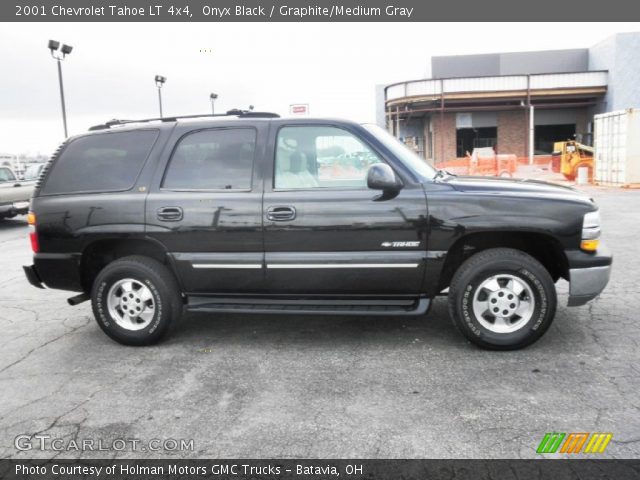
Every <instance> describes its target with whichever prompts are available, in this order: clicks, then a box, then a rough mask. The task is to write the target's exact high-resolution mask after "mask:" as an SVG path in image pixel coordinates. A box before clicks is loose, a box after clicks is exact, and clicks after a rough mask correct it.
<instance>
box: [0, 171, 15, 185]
mask: <svg viewBox="0 0 640 480" xmlns="http://www.w3.org/2000/svg"><path fill="white" fill-rule="evenodd" d="M15 180H16V177H15V175H14V174H13V172H12V171H11V170H9V169H8V168H0V182H15Z"/></svg>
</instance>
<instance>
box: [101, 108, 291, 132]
mask: <svg viewBox="0 0 640 480" xmlns="http://www.w3.org/2000/svg"><path fill="white" fill-rule="evenodd" d="M234 116H235V117H239V118H280V115H278V114H277V113H271V112H253V111H250V110H240V109H238V108H234V109H232V110H228V111H227V112H226V113H215V114H213V113H209V114H207V113H203V114H200V115H178V116H175V117H156V118H143V119H140V120H118V119H113V120H109V121H108V122H105V123H103V124H100V125H93V126H92V127H89V130H90V131H93V130H106V129H108V128H111V127H115V126H118V125H127V124H129V123H148V122H175V121H177V120H182V119H185V118H211V117H234Z"/></svg>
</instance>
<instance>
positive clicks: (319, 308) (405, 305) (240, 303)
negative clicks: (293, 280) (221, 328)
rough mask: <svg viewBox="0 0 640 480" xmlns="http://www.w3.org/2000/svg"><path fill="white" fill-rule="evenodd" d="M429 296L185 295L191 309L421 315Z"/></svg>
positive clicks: (196, 310)
mask: <svg viewBox="0 0 640 480" xmlns="http://www.w3.org/2000/svg"><path fill="white" fill-rule="evenodd" d="M430 302H431V300H430V299H428V298H425V297H420V298H415V299H400V300H398V299H387V300H379V299H353V300H351V299H314V298H305V299H271V298H259V297H258V298H255V297H254V298H247V297H241V298H233V297H202V296H188V297H187V305H186V308H187V310H188V311H190V312H211V313H213V312H216V313H231V312H233V313H271V314H273V313H277V314H303V315H379V316H395V315H405V316H409V315H424V314H425V313H426V312H427V310H428V309H429V304H430Z"/></svg>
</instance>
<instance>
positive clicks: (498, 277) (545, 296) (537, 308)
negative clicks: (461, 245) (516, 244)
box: [449, 248, 557, 350]
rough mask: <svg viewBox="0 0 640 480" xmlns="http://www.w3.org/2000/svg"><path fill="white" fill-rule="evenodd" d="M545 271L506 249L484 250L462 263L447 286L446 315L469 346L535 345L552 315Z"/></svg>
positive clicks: (552, 296)
mask: <svg viewBox="0 0 640 480" xmlns="http://www.w3.org/2000/svg"><path fill="white" fill-rule="evenodd" d="M556 302H557V299H556V290H555V285H554V283H553V280H552V278H551V276H550V275H549V272H547V270H546V269H545V268H544V267H543V266H542V264H540V262H538V261H537V260H536V259H535V258H533V257H531V256H530V255H527V254H526V253H524V252H522V251H519V250H515V249H511V248H494V249H490V250H485V251H482V252H480V253H477V254H476V255H474V256H472V257H471V258H469V259H468V260H467V261H465V262H464V263H463V264H462V265H461V266H460V268H459V269H458V271H457V272H456V274H455V275H454V277H453V280H452V281H451V286H450V289H449V313H450V315H451V318H452V320H453V323H454V324H455V325H456V327H457V328H458V330H460V332H461V333H462V334H463V335H464V336H465V337H466V338H467V339H469V340H470V341H471V342H473V343H475V344H477V345H479V346H481V347H484V348H489V349H495V350H514V349H518V348H522V347H525V346H527V345H530V344H531V343H533V342H535V341H536V340H538V339H539V338H540V337H541V336H542V335H543V334H544V332H545V331H546V330H547V329H548V328H549V326H550V325H551V322H552V321H553V318H554V316H555V310H556Z"/></svg>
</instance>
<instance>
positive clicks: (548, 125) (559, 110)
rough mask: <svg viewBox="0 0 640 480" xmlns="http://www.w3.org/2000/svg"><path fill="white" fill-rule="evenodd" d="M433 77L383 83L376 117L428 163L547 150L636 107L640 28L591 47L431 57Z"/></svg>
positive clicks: (581, 136)
mask: <svg viewBox="0 0 640 480" xmlns="http://www.w3.org/2000/svg"><path fill="white" fill-rule="evenodd" d="M431 71H432V74H433V77H432V78H429V79H422V80H411V81H404V82H399V83H395V84H392V85H387V86H385V87H384V89H383V92H384V95H379V98H380V97H381V98H380V101H381V102H383V104H384V105H383V106H380V107H379V108H378V112H379V113H378V117H379V118H378V122H379V123H380V124H381V125H385V126H386V127H387V128H388V129H389V130H390V131H391V132H392V133H394V134H395V135H396V136H397V137H399V138H401V139H403V140H404V141H405V142H406V143H408V144H411V145H415V148H416V149H417V150H418V152H419V153H420V154H421V155H422V156H424V157H425V158H426V159H427V160H429V161H431V162H434V163H436V162H440V161H446V160H451V159H453V158H456V157H463V156H464V155H465V153H466V152H468V151H469V152H470V151H472V150H473V148H475V147H494V148H495V149H496V150H497V151H498V153H513V154H516V155H518V156H519V157H530V156H534V155H545V154H549V153H551V151H552V150H553V143H554V142H556V141H561V140H566V139H568V138H572V137H573V136H577V137H578V138H579V139H580V140H582V141H583V142H584V143H590V141H591V134H592V128H593V125H592V122H593V115H594V114H597V113H601V112H606V111H614V110H621V109H625V108H632V107H635V108H638V107H640V82H638V80H637V79H638V78H640V32H638V33H621V34H617V35H614V36H612V37H610V38H607V39H606V40H604V41H603V42H600V43H598V44H597V45H594V46H593V47H591V48H584V49H572V50H554V51H539V52H519V53H495V54H483V55H461V56H444V57H433V58H432V59H431Z"/></svg>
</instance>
